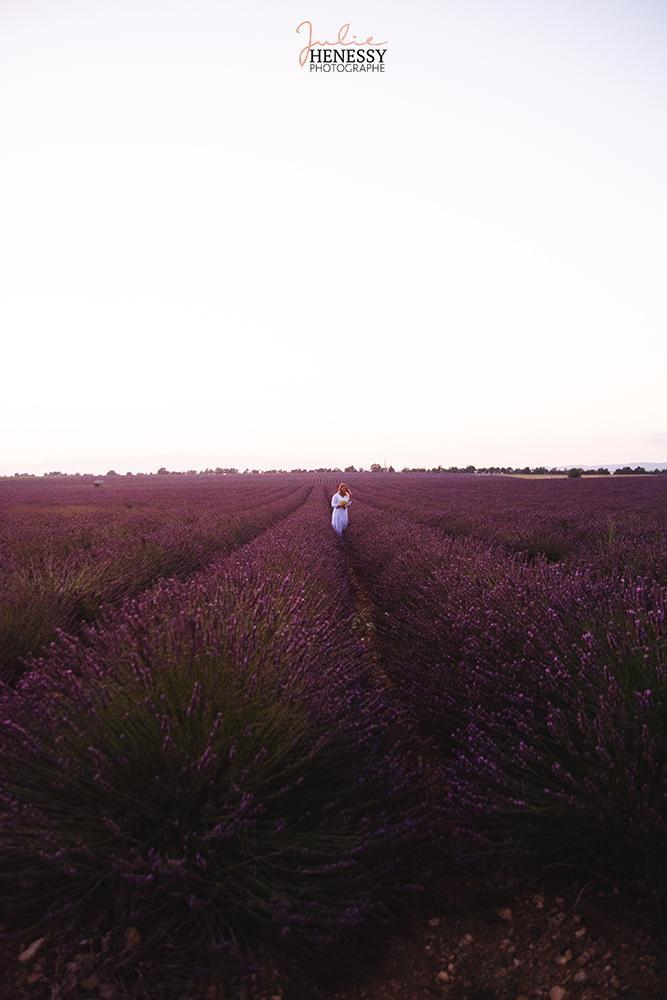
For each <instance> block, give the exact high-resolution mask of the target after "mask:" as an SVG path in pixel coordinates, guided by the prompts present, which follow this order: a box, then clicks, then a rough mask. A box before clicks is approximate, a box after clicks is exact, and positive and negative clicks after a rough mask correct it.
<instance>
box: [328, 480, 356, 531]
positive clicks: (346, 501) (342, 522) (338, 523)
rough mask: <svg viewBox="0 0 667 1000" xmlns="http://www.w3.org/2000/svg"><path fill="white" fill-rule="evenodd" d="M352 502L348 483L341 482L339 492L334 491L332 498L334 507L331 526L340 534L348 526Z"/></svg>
mask: <svg viewBox="0 0 667 1000" xmlns="http://www.w3.org/2000/svg"><path fill="white" fill-rule="evenodd" d="M351 503H352V497H351V496H350V491H349V489H348V488H347V483H341V484H340V486H339V487H338V492H337V493H334V495H333V496H332V498H331V506H332V507H333V510H332V512H331V527H332V528H333V529H334V531H337V532H338V534H339V535H342V534H343V531H344V530H345V528H347V510H348V507H349V506H350V504H351Z"/></svg>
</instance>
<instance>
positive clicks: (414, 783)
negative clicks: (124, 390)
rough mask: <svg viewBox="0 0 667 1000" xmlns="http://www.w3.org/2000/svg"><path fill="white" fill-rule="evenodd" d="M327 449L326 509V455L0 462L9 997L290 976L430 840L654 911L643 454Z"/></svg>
mask: <svg viewBox="0 0 667 1000" xmlns="http://www.w3.org/2000/svg"><path fill="white" fill-rule="evenodd" d="M347 475H348V480H347V481H348V482H349V485H350V489H351V491H352V496H353V506H352V508H351V513H350V525H349V527H348V528H347V530H346V531H345V534H344V536H343V538H342V539H340V538H338V536H337V535H336V534H335V532H333V531H332V529H331V524H330V512H331V508H330V497H331V494H332V493H333V492H334V491H335V489H336V487H337V485H338V482H337V480H336V478H335V476H327V475H319V474H305V473H304V474H299V475H297V474H294V475H290V474H275V475H271V474H265V475H261V476H241V475H239V476H234V475H229V476H213V475H212V476H197V477H186V476H153V477H136V478H133V479H130V478H127V479H126V478H125V477H117V478H116V479H113V480H111V481H108V480H105V481H104V483H103V485H102V486H101V487H100V488H96V487H94V486H93V484H92V482H91V481H89V480H85V479H83V480H77V479H74V478H72V479H53V480H49V479H46V480H42V479H35V480H23V481H22V480H5V481H1V482H0V588H1V602H0V723H1V725H0V893H1V898H2V913H1V914H0V926H1V927H2V939H3V942H4V945H3V947H5V948H6V949H7V954H8V955H14V956H15V955H17V954H18V953H19V952H21V949H26V948H27V947H28V946H30V945H35V956H36V955H37V953H38V952H40V953H41V954H42V956H48V959H46V958H44V959H43V961H44V964H43V965H42V966H38V971H37V972H33V973H32V977H33V978H32V979H31V978H30V976H27V977H26V976H25V975H21V976H19V974H18V973H16V975H15V973H14V972H13V971H12V970H10V971H9V972H8V973H7V975H8V976H9V977H10V978H9V979H8V980H7V981H8V982H9V983H10V984H11V986H9V987H7V989H8V990H9V989H11V990H13V991H14V993H13V994H11V993H9V992H8V993H7V995H8V996H11V995H14V996H17V997H22V996H35V997H49V998H53V997H64V996H72V997H92V996H105V994H104V990H101V989H100V984H103V985H104V987H105V988H106V989H107V1000H111V998H117V1000H121V998H123V997H144V996H145V997H156V998H157V997H164V998H165V1000H167V998H170V1000H172V998H173V1000H184V998H187V997H190V996H192V997H200V996H201V997H203V996H206V997H207V1000H211V998H213V1000H216V998H222V997H227V998H229V997H233V996H237V995H238V996H242V995H244V996H246V997H250V996H254V995H257V996H260V995H264V994H261V993H260V992H259V987H257V990H258V992H257V993H256V994H255V993H253V992H252V988H251V987H250V986H249V985H248V983H250V982H259V981H260V980H261V976H262V974H264V973H266V970H267V969H270V970H272V972H273V973H275V975H278V976H279V975H281V974H282V973H283V972H284V973H285V975H286V977H287V978H286V980H285V982H288V983H291V984H292V985H291V987H288V986H282V987H281V988H280V992H279V994H277V995H280V996H283V995H284V996H285V997H289V996H297V995H298V996H304V997H314V996H315V995H317V993H316V990H320V989H321V985H320V986H317V987H316V986H315V985H313V983H314V981H315V980H314V979H310V978H308V977H311V976H314V975H315V973H317V974H318V975H320V976H321V975H322V973H323V972H324V973H325V974H329V975H330V974H333V972H334V971H335V972H336V973H337V974H338V973H344V972H348V973H349V974H350V975H354V974H356V971H357V965H358V963H359V962H360V961H361V952H362V950H363V949H362V948H361V947H360V942H362V941H363V942H366V941H373V940H378V936H380V937H381V935H382V934H383V933H386V930H387V928H392V927H393V928H395V927H397V926H400V922H401V920H404V919H405V915H406V914H414V913H415V912H420V907H421V906H423V905H424V899H427V900H428V905H429V906H431V907H432V906H433V899H434V892H435V895H436V897H437V895H438V893H439V894H440V895H441V897H442V899H443V900H445V899H446V897H447V893H448V887H447V880H446V875H445V874H443V873H444V872H446V871H447V870H456V871H457V872H464V873H465V878H466V879H469V880H470V884H471V885H475V886H477V887H478V889H479V887H483V886H484V885H486V884H487V883H488V882H489V880H490V879H491V877H492V875H493V877H495V876H496V875H497V873H498V872H499V871H502V872H503V873H505V874H506V876H507V878H509V879H510V880H512V883H513V884H515V885H522V884H527V882H529V881H530V880H531V879H534V878H535V877H536V873H540V872H544V871H546V870H549V871H551V872H553V871H560V872H565V873H567V877H568V878H573V879H575V880H577V879H581V881H582V884H584V883H586V881H587V880H588V881H590V879H591V878H592V879H595V880H601V881H602V882H604V880H605V879H612V880H613V881H614V884H615V885H616V886H617V888H618V892H619V893H620V894H621V896H624V895H627V897H628V898H630V897H633V896H634V895H636V894H640V895H643V896H644V897H646V898H648V899H650V900H651V901H652V904H653V906H654V910H655V914H656V915H657V916H656V919H657V920H658V921H659V919H660V914H661V912H662V908H663V907H664V904H665V901H666V898H667V767H666V764H667V679H666V677H665V671H666V667H667V662H666V660H667V646H666V626H665V610H666V606H667V476H644V477H629V478H621V477H619V478H614V479H572V480H570V479H562V480H561V479H550V480H543V481H536V480H522V479H515V478H511V477H502V476H488V477H484V476H472V475H445V474H428V473H425V474H419V473H417V474H388V473H387V474H385V473H380V474H354V473H350V474H347ZM490 873H492V874H490ZM434 885H435V886H436V888H435V889H434ZM443 905H444V903H443ZM36 943H37V944H36ZM21 953H22V954H23V955H25V951H23V952H21ZM81 956H85V961H84V959H83V958H82V957H81ZM32 962H33V956H30V957H29V958H24V960H23V962H22V963H19V964H20V965H21V969H24V968H28V969H31V968H34V966H33V965H32ZM17 968H18V967H17ZM147 968H152V969H155V968H158V969H159V970H160V978H159V980H156V979H155V973H154V972H153V977H152V979H151V982H150V983H147V981H146V978H145V977H146V971H145V970H146V969H147ZM49 970H50V971H49ZM276 970H277V971H276ZM574 973H575V969H574V967H573V968H572V973H571V974H570V973H567V974H566V973H563V975H564V977H565V979H564V982H565V986H564V988H567V989H570V988H574V986H573V983H574V982H576V981H575V980H573V979H572V977H573V976H574ZM517 975H518V973H517ZM568 975H569V976H570V978H569V979H568V978H567V977H568ZM253 976H254V977H255V979H254V980H253V979H252V977H253ZM258 977H259V978H258ZM290 977H291V978H290ZM303 977H306V980H307V985H305V986H304V985H303V984H304V981H306V980H304V979H303ZM450 978H451V977H450ZM581 982H583V980H581ZM54 983H56V984H57V989H56V987H54ZM447 983H448V980H447V981H446V980H441V982H440V987H439V988H440V991H441V992H440V994H439V995H446V996H450V997H457V996H461V997H463V996H471V997H472V996H473V994H472V993H470V994H468V993H464V992H459V993H457V992H456V990H455V985H453V984H452V983H451V982H449V985H447ZM207 984H208V985H207ZM519 986H520V984H519ZM519 986H517V989H519ZM456 988H458V987H456ZM582 988H583V987H582ZM290 989H291V990H292V992H291V993H290V992H289V990H290ZM54 990H55V992H54ZM206 990H208V992H205V991H206ZM448 990H449V992H447V991H448ZM244 991H245V992H244ZM283 991H286V992H283ZM266 995H267V996H268V995H271V994H270V993H269V992H267V993H266ZM326 995H333V994H326ZM341 995H342V994H341ZM350 995H352V994H350ZM354 995H355V996H356V994H354ZM424 995H425V994H424ZM480 995H481V994H480ZM487 995H489V994H487ZM493 995H494V996H495V997H504V996H506V995H507V996H510V995H511V994H510V993H507V994H505V993H502V991H500V992H496V993H495V994H493ZM515 995H519V994H518V993H516V994H515ZM536 995H537V994H536ZM545 995H546V994H545ZM565 995H566V994H563V996H565ZM567 995H568V996H569V995H570V994H569V993H568V994H567ZM572 995H575V994H574V993H573V994H572ZM576 995H581V996H582V997H584V996H585V994H584V993H581V992H580V993H578V994H576ZM602 995H611V994H606V993H605V994H601V993H595V992H592V993H591V994H590V997H591V998H593V1000H594V998H595V997H596V996H602ZM637 995H639V994H637ZM644 995H645V996H649V993H648V992H646V993H644ZM656 995H658V994H656ZM403 996H404V997H405V998H406V1000H412V997H413V996H414V997H417V996H422V994H421V993H404V994H403Z"/></svg>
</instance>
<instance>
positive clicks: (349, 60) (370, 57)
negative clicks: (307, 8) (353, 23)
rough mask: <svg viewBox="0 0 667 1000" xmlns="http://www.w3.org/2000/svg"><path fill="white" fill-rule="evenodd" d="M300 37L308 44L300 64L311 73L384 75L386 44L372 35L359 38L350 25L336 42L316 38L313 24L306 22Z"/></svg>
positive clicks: (343, 28) (342, 30)
mask: <svg viewBox="0 0 667 1000" xmlns="http://www.w3.org/2000/svg"><path fill="white" fill-rule="evenodd" d="M296 33H297V35H300V37H301V39H302V40H303V41H304V43H305V44H304V46H303V48H302V49H301V51H300V52H299V65H300V66H301V68H302V69H303V68H304V66H308V69H309V70H310V72H311V73H384V68H385V55H386V52H387V49H386V48H384V46H386V44H387V43H386V42H376V41H375V39H374V38H373V36H372V35H355V34H353V32H352V31H351V30H350V24H349V23H347V24H342V25H341V26H340V28H339V29H338V34H337V35H336V37H335V38H334V39H333V41H328V40H326V39H318V38H315V33H314V31H313V22H312V21H302V22H301V24H299V25H298V26H297V29H296Z"/></svg>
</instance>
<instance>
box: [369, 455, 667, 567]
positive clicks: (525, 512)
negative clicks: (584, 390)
mask: <svg viewBox="0 0 667 1000" xmlns="http://www.w3.org/2000/svg"><path fill="white" fill-rule="evenodd" d="M350 480H351V487H352V490H353V491H355V492H357V493H358V494H359V495H361V496H363V498H364V500H365V501H366V503H368V504H370V505H372V506H375V507H378V508H380V509H382V510H386V511H388V512H390V513H393V514H400V515H401V516H402V517H406V518H408V519H409V520H412V521H416V522H417V523H420V524H425V525H427V526H429V527H435V528H438V529H439V530H441V531H443V532H445V533H447V534H449V535H452V536H453V537H472V538H480V539H483V540H484V541H487V542H490V543H498V544H500V545H502V546H503V547H504V548H505V549H506V550H508V551H510V552H517V553H519V554H522V555H526V556H527V557H529V558H531V559H534V558H543V559H545V560H547V561H549V562H564V563H569V564H573V563H589V564H591V565H595V566H597V567H598V569H600V571H602V572H614V571H616V570H621V569H623V570H625V571H627V572H633V573H641V574H643V575H645V576H652V577H653V578H655V579H660V580H662V582H667V477H665V476H654V477H647V476H643V477H642V476H636V477H632V476H631V477H619V478H609V477H606V478H605V477H603V478H600V479H595V478H593V479H542V480H530V479H521V478H518V477H512V476H472V475H430V474H424V475H422V474H414V475H398V474H397V475H377V474H369V475H365V476H350Z"/></svg>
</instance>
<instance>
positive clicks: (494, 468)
mask: <svg viewBox="0 0 667 1000" xmlns="http://www.w3.org/2000/svg"><path fill="white" fill-rule="evenodd" d="M400 471H401V472H442V473H457V474H459V475H460V474H461V473H465V474H468V475H485V476H490V475H504V476H512V475H514V476H562V475H567V476H568V477H569V478H570V479H578V478H579V477H580V476H611V475H614V476H637V475H645V476H655V475H667V468H664V469H645V468H644V466H643V465H636V466H635V467H634V468H632V467H631V466H629V465H624V466H623V467H622V468H619V469H614V471H613V473H612V472H611V471H610V470H609V469H607V468H605V467H604V466H601V467H600V468H598V469H582V468H577V467H573V468H570V469H564V468H562V467H561V468H557V467H556V466H552V467H551V468H547V466H546V465H538V466H535V467H534V468H531V466H529V465H526V466H523V467H522V468H520V467H518V466H512V465H488V466H479V467H478V466H475V465H465V466H459V465H448V466H444V465H434V466H432V467H431V468H428V467H427V466H424V465H419V466H412V467H409V466H407V465H406V466H404V467H403V468H402V469H401V470H400ZM308 472H319V473H327V474H334V473H335V474H337V475H342V474H343V473H344V472H348V473H362V472H396V469H395V468H394V466H393V465H380V463H379V462H373V463H372V464H371V465H370V467H369V468H368V469H365V468H364V466H363V465H360V466H358V467H357V466H355V465H346V466H345V468H344V469H341V468H339V467H338V466H335V467H333V468H332V467H331V466H319V467H318V468H316V469H302V468H297V469H243V470H242V471H241V470H239V469H236V468H234V467H232V466H230V467H228V468H222V467H221V466H217V467H216V468H215V469H213V468H210V469H188V470H187V472H182V471H174V470H170V469H167V468H165V466H163V465H162V466H160V468H159V469H158V470H157V472H126V473H124V475H125V476H126V477H127V476H134V477H136V478H142V477H147V476H155V475H158V476H212V475H215V476H239V475H241V476H268V475H276V474H278V473H282V474H284V475H288V474H295V473H308ZM50 477H58V478H62V479H90V480H97V481H98V482H99V481H100V478H99V476H97V475H96V474H94V473H90V472H44V473H43V474H40V473H35V472H15V473H14V474H13V476H11V477H9V476H0V478H4V479H8V478H13V479H36V478H46V479H48V478H50ZM114 477H118V478H120V477H121V473H118V472H116V470H115V469H109V471H108V472H107V473H106V475H105V477H104V478H114Z"/></svg>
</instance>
